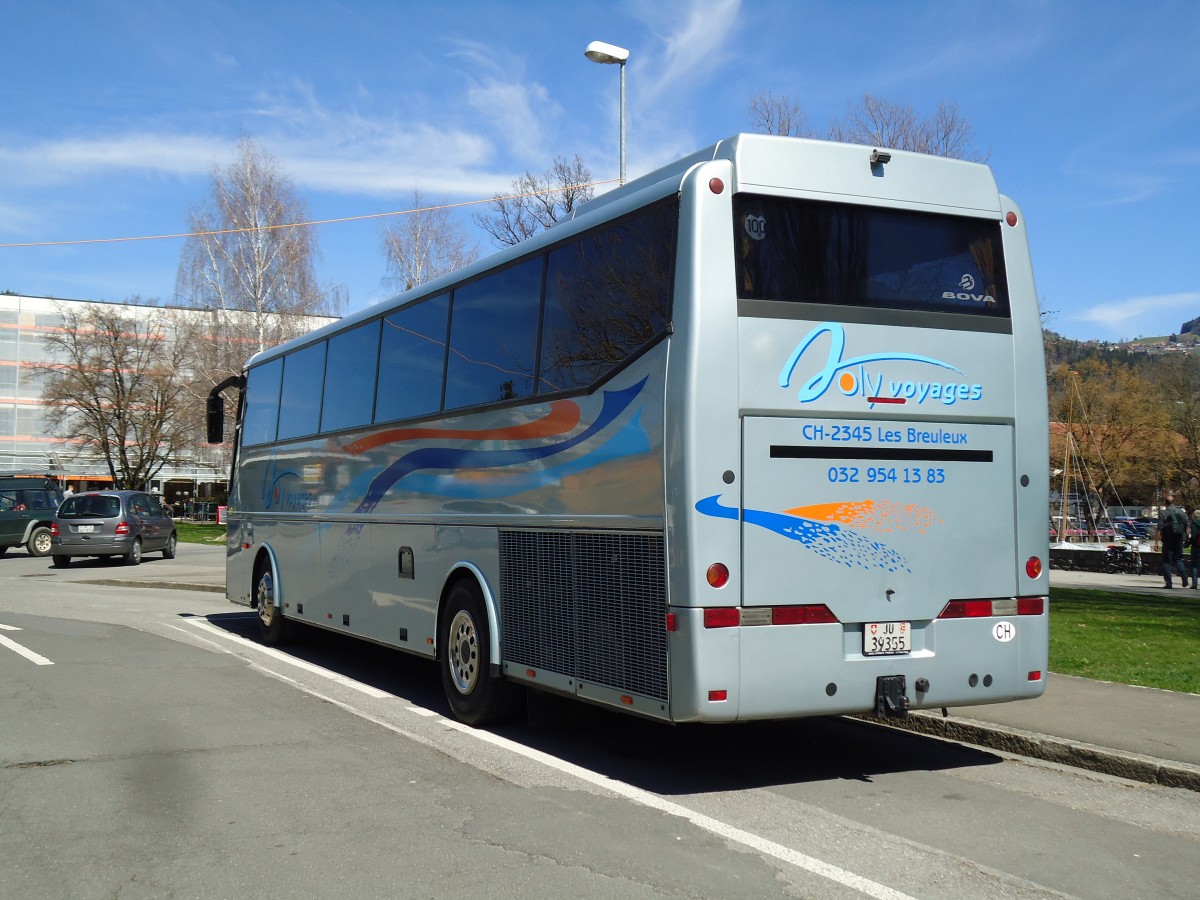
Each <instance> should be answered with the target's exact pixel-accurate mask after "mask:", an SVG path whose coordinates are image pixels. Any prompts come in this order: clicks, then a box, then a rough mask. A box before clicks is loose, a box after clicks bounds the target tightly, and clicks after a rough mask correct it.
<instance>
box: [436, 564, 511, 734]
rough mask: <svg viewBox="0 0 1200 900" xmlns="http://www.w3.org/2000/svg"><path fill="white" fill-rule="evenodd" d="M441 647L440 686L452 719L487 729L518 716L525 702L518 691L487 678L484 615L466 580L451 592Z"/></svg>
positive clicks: (475, 588) (487, 639)
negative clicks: (491, 725) (444, 693)
mask: <svg viewBox="0 0 1200 900" xmlns="http://www.w3.org/2000/svg"><path fill="white" fill-rule="evenodd" d="M440 643H441V653H440V654H439V657H440V664H441V669H442V687H443V688H444V689H445V691H446V699H447V700H448V701H449V702H450V708H451V709H452V710H453V711H454V716H455V718H457V719H458V720H459V721H461V722H465V723H466V724H468V725H489V724H493V723H496V722H503V721H505V720H506V719H510V718H512V717H513V716H514V715H516V714H517V713H518V712H519V711H520V709H521V707H522V704H523V701H524V699H525V695H524V692H523V691H522V690H521V688H520V687H518V686H517V685H515V684H513V683H512V682H510V681H505V680H504V679H503V678H493V677H492V676H491V662H492V660H491V650H490V649H489V648H490V646H491V645H490V633H489V631H488V620H487V610H486V609H485V608H484V605H483V597H482V596H481V595H480V592H479V587H478V585H476V584H475V582H474V581H472V580H471V579H463V580H460V581H458V582H456V583H455V585H454V586H453V587H452V588H450V594H449V596H448V597H447V598H446V608H445V610H444V612H443V615H442V627H441V642H440Z"/></svg>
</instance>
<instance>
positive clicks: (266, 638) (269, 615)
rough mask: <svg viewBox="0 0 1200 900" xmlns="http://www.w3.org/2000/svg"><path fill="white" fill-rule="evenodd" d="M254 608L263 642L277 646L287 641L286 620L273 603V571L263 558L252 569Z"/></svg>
mask: <svg viewBox="0 0 1200 900" xmlns="http://www.w3.org/2000/svg"><path fill="white" fill-rule="evenodd" d="M254 608H255V609H256V610H257V611H258V633H259V635H260V636H261V637H262V640H263V643H264V644H269V645H270V646H272V647H278V646H279V645H280V644H283V643H285V642H286V641H287V636H288V632H287V621H286V620H285V619H284V617H283V610H281V609H280V608H279V607H277V606H276V605H275V573H274V572H273V571H272V570H271V564H270V563H268V562H266V561H265V560H264V561H262V562H260V563H259V564H258V566H257V567H256V568H255V570H254Z"/></svg>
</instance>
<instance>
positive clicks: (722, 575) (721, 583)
mask: <svg viewBox="0 0 1200 900" xmlns="http://www.w3.org/2000/svg"><path fill="white" fill-rule="evenodd" d="M706 577H707V578H708V584H709V586H710V587H715V588H720V587H725V585H726V584H728V583H729V567H728V566H726V565H725V563H713V564H712V565H711V566H709V567H708V572H707V576H706Z"/></svg>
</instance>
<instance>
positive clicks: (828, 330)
mask: <svg viewBox="0 0 1200 900" xmlns="http://www.w3.org/2000/svg"><path fill="white" fill-rule="evenodd" d="M826 334H827V335H829V354H828V356H827V357H826V359H825V365H824V366H823V367H822V368H821V369H820V370H818V371H817V373H816V374H815V375H813V376H812V377H811V378H809V379H808V380H807V381H805V382H804V383H803V384H802V385H801V386H800V392H799V395H798V399H799V400H800V402H801V403H811V402H812V401H814V400H817V399H818V398H820V397H823V396H824V395H825V392H826V391H828V390H829V388H830V387H831V386H832V385H833V384H834V382H835V381H836V383H837V387H838V390H840V391H841V392H842V393H843V394H845V395H846V396H847V397H855V396H861V397H863V398H865V399H866V401H867V403H868V404H869V405H870V407H871V408H872V409H874V408H875V404H876V403H889V404H906V403H910V402H911V403H917V404H922V403H924V402H926V401H927V400H933V401H937V402H940V403H942V404H944V405H946V406H953V405H954V404H955V403H957V402H959V401H960V400H963V401H972V400H980V399H982V398H983V385H981V384H970V383H969V382H966V381H949V380H939V381H932V380H930V381H924V380H916V379H898V378H892V377H889V376H888V375H887V374H885V372H883V371H878V370H876V369H875V368H874V367H875V366H876V365H878V364H880V363H891V362H904V363H918V364H920V365H925V366H935V367H937V368H940V369H949V370H950V371H951V372H957V373H958V374H959V375H962V374H963V372H962V370H961V369H959V368H958V367H957V366H952V365H950V363H948V362H943V361H942V360H940V359H934V358H932V357H930V356H918V355H917V354H915V353H868V354H866V355H865V356H854V357H851V358H850V359H846V357H845V353H846V330H845V329H844V328H842V326H841V325H839V324H837V323H836V322H825V323H823V324H821V325H818V326H817V327H816V328H814V329H813V330H812V331H810V332H809V333H808V336H807V337H806V338H805V339H804V340H802V341H801V342H800V343H799V344H798V345H797V346H796V349H795V350H793V351H792V355H791V356H790V357H788V361H787V362H786V363H785V364H784V366H783V370H782V371H781V372H780V373H779V386H780V387H784V388H786V387H788V386H790V384H791V380H792V375H793V374H794V373H795V370H796V366H798V365H799V363H800V360H801V358H802V357H803V356H804V354H805V353H806V352H807V351H808V349H809V348H810V347H812V345H813V344H815V343H816V342H817V340H818V339H819V338H820V337H821V336H822V335H826ZM889 368H890V367H889Z"/></svg>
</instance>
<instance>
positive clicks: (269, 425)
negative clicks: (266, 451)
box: [242, 359, 283, 445]
mask: <svg viewBox="0 0 1200 900" xmlns="http://www.w3.org/2000/svg"><path fill="white" fill-rule="evenodd" d="M282 374H283V360H282V359H273V360H271V361H270V362H269V363H266V364H265V365H261V366H256V367H255V368H253V369H251V370H250V371H249V372H247V373H246V379H247V381H246V401H245V402H246V411H245V416H244V420H243V425H242V443H243V444H246V445H251V444H265V443H267V442H268V441H273V440H275V424H276V422H278V420H279V381H280V376H281V375H282Z"/></svg>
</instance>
